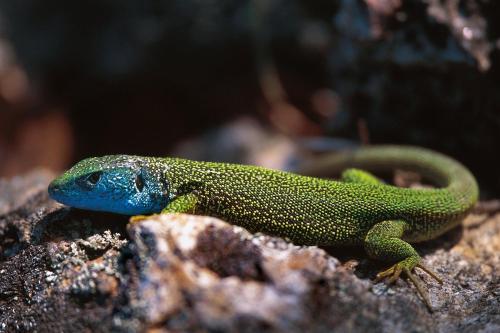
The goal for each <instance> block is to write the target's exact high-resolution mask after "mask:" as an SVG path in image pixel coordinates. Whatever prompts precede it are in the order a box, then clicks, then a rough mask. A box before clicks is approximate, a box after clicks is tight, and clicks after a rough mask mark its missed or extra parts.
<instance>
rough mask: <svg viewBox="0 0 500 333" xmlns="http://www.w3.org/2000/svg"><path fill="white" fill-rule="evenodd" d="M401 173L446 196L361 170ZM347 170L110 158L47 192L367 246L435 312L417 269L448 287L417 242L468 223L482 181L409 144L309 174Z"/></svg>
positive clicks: (87, 165) (93, 161) (320, 164)
mask: <svg viewBox="0 0 500 333" xmlns="http://www.w3.org/2000/svg"><path fill="white" fill-rule="evenodd" d="M353 168H356V169H353ZM357 168H359V169H357ZM394 168H402V169H410V170H414V171H417V172H420V173H421V174H422V175H423V176H425V177H426V178H428V179H430V180H431V181H433V182H435V183H436V185H438V186H440V188H435V189H429V188H426V189H409V188H399V187H395V186H391V185H386V184H384V183H383V182H381V181H380V180H378V179H377V178H376V177H375V176H373V175H372V174H370V173H368V172H366V171H363V170H361V169H366V170H370V171H375V172H378V171H384V170H385V171H387V170H389V169H394ZM340 170H344V172H343V173H342V178H341V181H333V180H328V179H321V178H316V177H311V176H305V175H298V174H294V173H289V172H284V171H277V170H270V169H265V168H262V167H256V166H248V165H238V164H228V163H213V162H198V161H191V160H185V159H179V158H156V157H139V156H128V155H112V156H104V157H94V158H88V159H85V160H83V161H81V162H79V163H77V164H76V165H75V166H73V167H72V168H71V169H70V170H68V171H67V172H65V173H64V174H63V175H62V176H60V177H58V178H57V179H55V180H54V181H53V182H52V183H51V184H50V186H49V194H50V196H51V197H52V198H53V199H55V200H57V201H59V202H61V203H64V204H67V205H69V206H73V207H78V208H83V209H90V210H99V211H108V212H114V213H120V214H127V215H140V214H153V213H159V212H164V213H174V212H184V213H194V214H206V215H211V216H216V217H220V218H222V219H225V220H227V221H229V222H231V223H234V224H237V225H240V226H243V227H245V228H247V229H248V230H250V231H253V232H256V231H262V232H265V233H269V234H273V235H278V236H282V237H287V238H289V239H290V240H292V241H293V242H295V243H299V244H307V245H339V246H342V245H362V246H364V248H365V250H366V252H367V254H368V255H369V256H370V257H372V258H375V259H380V260H383V261H388V262H392V263H394V264H393V265H392V266H391V267H390V268H389V269H388V270H386V271H383V272H381V273H379V274H378V275H377V280H380V279H385V278H387V279H388V281H389V282H394V281H396V280H397V279H398V278H399V276H400V274H401V273H403V274H405V275H406V276H408V278H410V280H411V281H412V282H413V283H414V285H415V287H416V288H417V290H418V292H419V294H420V295H421V296H422V298H423V299H424V301H425V302H426V304H427V305H428V306H429V308H430V302H429V299H428V296H427V294H426V293H425V292H424V288H423V287H422V285H421V282H420V280H418V279H417V278H416V276H415V275H413V274H412V272H413V270H414V269H415V267H419V268H421V269H423V270H424V271H425V272H427V273H428V274H430V275H431V276H432V277H434V278H435V279H437V280H438V281H440V280H439V278H438V277H437V276H436V275H435V274H434V273H432V272H431V271H430V270H429V269H427V268H425V266H424V265H423V264H422V259H421V257H420V256H419V255H418V253H417V252H416V251H415V249H414V248H413V247H412V246H411V245H410V243H412V242H419V241H424V240H428V239H431V238H435V237H437V236H439V235H441V234H442V233H444V232H446V231H447V230H449V229H451V228H453V227H454V226H456V225H457V224H459V223H460V222H461V220H462V219H463V217H464V216H465V215H466V214H467V213H468V212H469V211H470V210H471V208H472V207H473V206H474V204H475V203H476V201H477V199H478V186H477V184H476V181H475V179H474V177H473V176H472V174H471V173H470V172H469V171H468V170H467V169H466V168H465V167H464V166H463V165H461V164H460V163H459V162H457V161H455V160H453V159H451V158H449V157H446V156H444V155H442V154H439V153H436V152H432V151H430V150H426V149H423V148H416V147H405V146H375V147H371V148H361V149H358V150H355V151H351V152H345V153H340V154H337V155H335V156H328V157H326V158H324V159H321V160H319V161H317V162H315V164H314V165H313V166H312V167H310V168H308V170H306V172H307V173H308V174H321V173H323V172H332V171H340Z"/></svg>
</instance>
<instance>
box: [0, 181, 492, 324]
mask: <svg viewBox="0 0 500 333" xmlns="http://www.w3.org/2000/svg"><path fill="white" fill-rule="evenodd" d="M49 180H50V174H47V173H41V172H38V173H32V174H30V175H27V176H26V177H18V178H15V179H13V180H10V181H0V198H2V200H0V212H2V214H3V215H0V247H1V262H0V273H1V274H0V331H1V332H32V331H36V332H63V331H64V332H68V331H84V330H87V331H92V332H109V331H117V332H141V331H157V332H204V331H217V332H240V331H243V332H255V331H260V332H282V331H286V332H301V331H305V330H307V331H313V332H326V331H328V332H331V331H335V332H346V331H347V332H348V331H370V332H400V331H404V332H457V331H462V332H472V331H474V332H475V331H480V332H498V331H499V330H500V272H499V268H500V214H497V215H494V216H487V215H484V214H474V215H472V216H471V217H469V218H468V219H467V220H466V221H465V223H464V227H462V228H458V229H455V230H453V231H451V232H450V233H448V234H446V235H445V236H443V237H441V238H439V239H437V240H434V241H431V242H428V243H426V244H422V245H420V246H419V247H418V249H419V251H420V253H422V254H423V255H424V259H425V262H426V263H427V264H428V265H429V266H430V267H431V268H433V269H434V270H436V271H437V272H438V273H439V274H440V275H441V276H443V277H444V284H443V285H438V284H436V283H435V282H434V281H432V280H430V279H428V278H427V277H426V276H423V275H421V276H423V279H424V280H425V281H426V285H427V286H428V288H429V293H430V297H431V301H432V303H433V305H434V308H435V311H434V312H433V313H430V312H429V311H428V310H427V309H426V307H425V306H424V304H423V303H422V301H421V299H420V298H419V297H418V296H417V294H416V293H415V290H414V288H413V287H412V286H410V285H408V284H407V283H405V282H403V281H399V282H398V283H397V284H396V285H395V286H391V287H387V286H386V285H384V284H383V283H379V284H375V285H374V284H373V282H372V278H373V276H374V275H375V274H376V272H377V271H378V270H380V269H382V268H384V267H385V265H384V264H378V263H373V262H372V261H371V260H369V259H367V258H366V256H365V255H364V254H363V252H362V251H361V250H358V249H347V250H346V249H329V248H328V249H321V248H317V247H314V246H311V247H304V246H295V245H293V244H291V243H289V242H286V241H285V240H282V239H279V238H274V237H270V236H266V235H260V234H254V235H252V234H250V233H248V232H247V231H245V230H244V229H242V228H239V227H235V226H232V225H230V224H227V223H225V222H223V221H221V220H218V219H214V218H210V217H200V216H190V215H162V216H154V217H151V218H149V219H147V220H143V221H141V222H137V223H135V224H131V225H128V226H126V224H127V219H126V218H123V217H117V216H114V215H108V214H96V213H89V212H84V211H77V210H74V209H68V208H65V207H63V206H61V205H59V204H56V203H55V202H53V201H51V200H49V199H48V197H47V195H46V192H45V190H44V188H45V186H46V185H47V183H48V181H49ZM26 193H30V194H29V196H27V195H26ZM337 258H339V259H337Z"/></svg>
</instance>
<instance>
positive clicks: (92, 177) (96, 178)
mask: <svg viewBox="0 0 500 333" xmlns="http://www.w3.org/2000/svg"><path fill="white" fill-rule="evenodd" d="M101 175H102V172H101V171H96V172H93V173H91V174H90V175H89V176H88V177H87V182H88V183H89V184H90V185H92V186H93V185H95V184H97V182H98V181H99V179H101Z"/></svg>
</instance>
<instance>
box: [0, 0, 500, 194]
mask: <svg viewBox="0 0 500 333" xmlns="http://www.w3.org/2000/svg"><path fill="white" fill-rule="evenodd" d="M499 19H500V4H499V3H498V2H495V1H479V0H477V1H475V0H468V1H466V0H464V1H458V0H448V1H447V0H442V1H437V0H431V1H423V0H414V1H409V0H408V1H403V0H358V1H314V2H309V1H290V0H288V1H284V0H283V1H271V0H254V1H222V0H214V1H192V0H181V1H175V0H169V1H167V0H157V1H127V0H120V1H119V0H104V1H103V0H99V1H97V0H91V1H71V2H68V1H55V0H45V1H34V0H27V1H23V2H19V1H0V37H1V39H0V176H13V175H19V174H23V173H26V172H28V171H29V170H31V169H33V168H36V167H46V168H50V169H52V170H54V171H59V170H62V169H64V168H66V167H68V166H70V165H71V164H72V163H74V162H75V161H77V160H80V159H82V158H84V157H88V156H92V155H103V154H112V153H129V154H141V155H159V156H161V155H180V156H187V157H192V158H199V159H205V160H225V161H235V162H236V161H237V162H246V163H257V164H262V165H266V166H271V167H280V168H293V165H294V164H296V163H297V161H299V160H300V159H302V158H305V157H304V156H306V155H307V154H308V153H310V152H313V153H318V152H324V151H328V150H334V149H341V148H347V147H351V146H354V145H357V144H367V143H405V144H415V145H422V146H426V147H430V148H434V149H436V150H439V151H442V152H444V153H447V154H450V155H452V156H455V157H456V158H458V159H459V160H461V161H463V162H464V163H465V164H467V165H468V166H469V167H470V168H471V169H472V170H473V172H474V173H475V174H476V175H477V176H478V177H479V179H480V182H481V187H482V189H483V195H486V196H492V195H498V194H499V193H500V175H499V173H498V171H497V170H498V164H497V162H498V160H499V159H498V157H497V155H498V144H499V143H500V140H499V139H500V94H499V93H498V89H499V85H500V70H499V67H500V61H499V60H500V59H499V54H500V53H499V46H500V41H499V38H500V24H499V22H500V20H499Z"/></svg>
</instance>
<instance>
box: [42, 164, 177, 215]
mask: <svg viewBox="0 0 500 333" xmlns="http://www.w3.org/2000/svg"><path fill="white" fill-rule="evenodd" d="M162 165H163V164H161V163H156V161H155V158H153V157H139V156H128V155H110V156H103V157H92V158H87V159H85V160H82V161H80V162H78V163H77V164H76V165H74V166H73V167H72V168H71V169H69V170H68V171H66V172H65V173H64V174H63V175H61V176H60V177H58V178H56V179H55V180H54V181H52V183H50V185H49V195H50V197H51V198H52V199H54V200H56V201H59V202H61V203H63V204H65V205H68V206H72V207H77V208H82V209H89V210H97V211H105V212H111V213H118V214H125V215H137V214H152V213H157V212H159V211H161V210H162V209H163V208H165V207H166V206H167V204H168V202H169V183H168V181H167V180H166V179H165V172H164V171H165V166H162Z"/></svg>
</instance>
